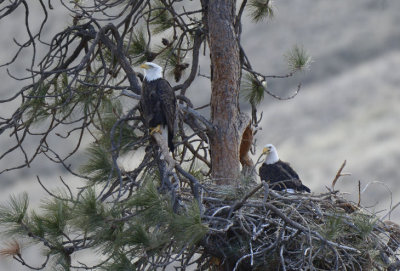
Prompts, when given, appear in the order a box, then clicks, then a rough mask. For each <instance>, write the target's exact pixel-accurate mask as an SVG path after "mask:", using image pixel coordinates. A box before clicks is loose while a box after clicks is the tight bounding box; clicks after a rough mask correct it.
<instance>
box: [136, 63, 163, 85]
mask: <svg viewBox="0 0 400 271" xmlns="http://www.w3.org/2000/svg"><path fill="white" fill-rule="evenodd" d="M140 67H141V68H142V69H143V71H144V78H145V79H146V80H147V81H148V82H150V81H154V80H157V79H159V78H162V68H161V67H160V66H158V65H157V64H156V63H153V62H146V63H144V64H142V65H141V66H140Z"/></svg>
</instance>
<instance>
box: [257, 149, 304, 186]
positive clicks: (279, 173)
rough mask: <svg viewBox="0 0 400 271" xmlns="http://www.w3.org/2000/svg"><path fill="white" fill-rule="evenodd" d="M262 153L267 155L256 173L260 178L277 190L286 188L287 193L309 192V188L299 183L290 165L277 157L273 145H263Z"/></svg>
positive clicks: (297, 176)
mask: <svg viewBox="0 0 400 271" xmlns="http://www.w3.org/2000/svg"><path fill="white" fill-rule="evenodd" d="M263 154H266V155H267V157H266V158H265V161H264V163H263V164H262V165H261V167H260V169H259V171H258V173H259V175H260V178H261V180H263V181H267V182H269V184H270V186H271V188H272V189H274V190H278V191H282V190H286V191H287V192H289V193H294V191H306V192H308V193H310V192H311V191H310V188H308V187H307V186H305V185H303V184H302V183H301V181H300V178H299V175H297V173H296V172H295V171H294V170H293V169H292V168H291V167H290V165H289V164H288V163H286V162H283V161H281V160H280V159H279V156H278V152H277V151H276V149H275V146H274V145H272V144H267V145H265V147H264V149H263Z"/></svg>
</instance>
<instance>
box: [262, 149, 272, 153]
mask: <svg viewBox="0 0 400 271" xmlns="http://www.w3.org/2000/svg"><path fill="white" fill-rule="evenodd" d="M269 152H270V149H269V148H264V149H263V152H262V153H263V154H268V153H269Z"/></svg>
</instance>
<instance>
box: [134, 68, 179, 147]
mask: <svg viewBox="0 0 400 271" xmlns="http://www.w3.org/2000/svg"><path fill="white" fill-rule="evenodd" d="M140 67H141V68H143V69H144V73H145V76H144V80H143V83H142V93H141V96H140V105H141V111H142V116H143V119H144V122H145V124H146V125H147V127H148V128H149V129H150V134H153V133H155V132H159V133H161V134H162V135H163V136H164V137H165V138H166V139H167V140H168V147H169V149H170V151H172V152H173V151H174V143H173V138H174V135H175V116H176V97H175V92H174V90H173V89H172V87H171V85H170V84H169V83H168V81H167V80H165V79H164V78H162V68H161V67H160V66H158V65H157V64H155V63H153V62H146V63H144V64H142V65H141V66H140Z"/></svg>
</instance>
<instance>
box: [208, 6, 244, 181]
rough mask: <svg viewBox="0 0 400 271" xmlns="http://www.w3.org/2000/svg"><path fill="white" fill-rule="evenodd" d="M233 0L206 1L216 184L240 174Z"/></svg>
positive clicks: (238, 63)
mask: <svg viewBox="0 0 400 271" xmlns="http://www.w3.org/2000/svg"><path fill="white" fill-rule="evenodd" d="M235 3H236V1H234V0H212V1H209V2H208V16H207V19H208V38H209V39H208V41H209V45H210V54H211V67H212V74H211V76H212V77H211V80H212V82H211V90H212V94H211V120H212V123H213V124H214V127H215V132H214V134H213V135H212V136H211V137H210V147H211V163H212V177H213V179H214V181H215V183H217V184H229V183H232V182H233V181H234V180H237V179H238V178H239V175H240V164H239V146H240V139H241V134H240V131H239V127H238V126H239V123H238V118H239V86H240V74H241V71H240V58H239V40H238V36H237V34H236V32H235V27H234V23H235Z"/></svg>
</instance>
